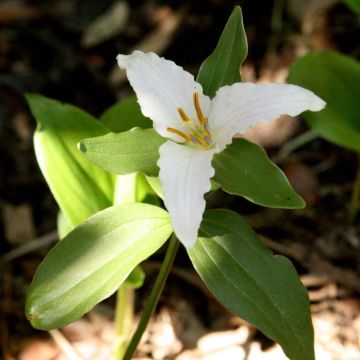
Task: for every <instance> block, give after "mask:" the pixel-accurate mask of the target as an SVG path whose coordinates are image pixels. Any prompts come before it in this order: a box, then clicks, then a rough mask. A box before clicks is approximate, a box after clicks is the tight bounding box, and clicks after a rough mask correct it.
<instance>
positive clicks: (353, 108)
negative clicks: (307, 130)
mask: <svg viewBox="0 0 360 360" xmlns="http://www.w3.org/2000/svg"><path fill="white" fill-rule="evenodd" d="M314 74H316V76H314ZM288 82H289V83H292V84H296V85H300V86H303V87H305V88H307V89H310V90H312V91H313V92H314V93H315V94H316V95H318V96H320V97H321V98H322V99H324V100H325V101H326V102H327V104H326V107H325V109H324V110H322V111H320V112H306V113H304V115H303V116H304V118H305V120H306V121H307V123H308V124H309V126H311V127H312V128H313V129H315V130H316V131H317V132H318V133H319V134H320V135H321V136H323V137H324V138H325V139H327V140H329V141H332V142H334V143H335V144H338V145H341V146H345V147H347V148H349V149H352V150H355V151H358V152H360V106H359V94H360V63H359V62H357V61H356V60H354V59H352V58H350V57H348V56H345V55H341V54H339V53H336V52H333V51H324V52H313V53H310V54H308V55H306V56H304V57H303V58H301V59H299V60H297V61H296V62H295V63H294V65H293V66H292V67H291V69H290V72H289V77H288Z"/></svg>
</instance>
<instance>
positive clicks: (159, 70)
mask: <svg viewBox="0 0 360 360" xmlns="http://www.w3.org/2000/svg"><path fill="white" fill-rule="evenodd" d="M117 61H118V64H119V66H120V68H122V69H126V72H127V77H128V79H129V81H130V84H131V86H132V87H133V89H134V91H135V93H136V95H137V98H138V102H139V104H140V106H141V111H142V113H143V114H144V115H145V116H147V117H149V118H150V119H151V120H153V122H154V128H155V130H157V132H158V133H159V134H160V135H162V136H164V137H168V138H170V139H172V140H174V141H183V139H182V138H181V137H179V136H177V135H175V134H173V133H169V132H168V131H167V130H166V129H167V128H168V127H172V128H175V129H178V130H181V131H184V130H185V129H184V125H183V123H182V121H181V118H180V116H179V113H178V108H182V109H183V110H184V111H185V113H186V114H187V115H188V116H189V117H190V118H196V110H195V107H194V102H193V94H194V92H198V93H199V101H200V105H201V109H202V111H203V113H204V115H205V116H207V115H208V113H209V110H210V103H211V102H210V99H209V98H208V97H207V96H206V95H203V91H202V87H201V85H200V84H198V83H197V82H196V81H195V80H194V77H193V76H192V75H191V74H190V73H188V72H187V71H185V70H184V69H183V68H182V67H180V66H178V65H176V64H175V63H174V62H173V61H169V60H166V59H164V58H161V57H159V56H157V55H156V54H154V53H143V52H141V51H134V52H133V53H132V54H131V55H121V54H120V55H118V57H117Z"/></svg>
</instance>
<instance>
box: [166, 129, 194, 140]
mask: <svg viewBox="0 0 360 360" xmlns="http://www.w3.org/2000/svg"><path fill="white" fill-rule="evenodd" d="M166 130H167V131H169V132H171V133H173V134H176V135H179V136H181V137H182V138H183V139H184V140H185V141H190V140H191V137H190V135H188V134H185V133H184V132H182V131H180V130H178V129H174V128H171V127H168V128H167V129H166Z"/></svg>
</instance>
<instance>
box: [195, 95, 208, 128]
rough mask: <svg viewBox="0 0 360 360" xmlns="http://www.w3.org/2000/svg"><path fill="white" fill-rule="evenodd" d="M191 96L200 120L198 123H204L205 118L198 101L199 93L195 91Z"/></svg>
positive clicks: (205, 121)
mask: <svg viewBox="0 0 360 360" xmlns="http://www.w3.org/2000/svg"><path fill="white" fill-rule="evenodd" d="M193 98H194V105H195V110H196V114H197V117H198V119H199V121H200V124H201V125H205V124H206V123H207V118H206V117H205V116H204V115H203V113H202V111H201V107H200V101H199V93H198V92H195V93H194V96H193Z"/></svg>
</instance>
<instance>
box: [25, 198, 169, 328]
mask: <svg viewBox="0 0 360 360" xmlns="http://www.w3.org/2000/svg"><path fill="white" fill-rule="evenodd" d="M171 232H172V228H171V225H170V220H169V216H168V213H167V212H166V211H165V210H162V209H161V208H159V207H156V206H152V205H147V204H122V205H117V206H114V207H110V208H108V209H105V210H103V211H101V212H99V213H97V214H95V215H94V216H92V217H90V218H89V219H88V220H87V221H85V222H84V223H82V224H81V225H79V226H78V227H77V228H75V229H74V230H73V231H72V232H70V233H69V234H68V235H67V236H66V237H65V238H64V239H63V240H62V241H60V242H59V243H58V244H57V245H56V246H55V247H54V248H53V249H52V250H51V251H50V252H49V254H48V255H47V256H46V258H45V260H44V261H43V262H42V263H41V264H40V266H39V268H38V270H37V271H36V274H35V277H34V280H33V282H32V284H31V286H30V289H29V291H28V295H27V300H26V315H27V318H28V319H29V320H30V321H31V324H32V325H33V326H34V327H35V328H37V329H43V330H45V329H46V330H47V329H53V328H58V327H61V326H64V325H66V324H68V323H70V322H72V321H74V320H76V319H79V318H80V317H81V316H82V315H83V314H85V313H86V312H88V311H89V310H90V309H91V308H92V307H93V306H94V305H96V304H97V303H98V302H100V301H101V300H103V299H105V298H107V297H109V296H110V295H111V294H112V293H114V292H115V291H116V290H117V288H118V287H119V286H120V285H121V283H122V282H123V281H124V280H125V279H126V277H127V276H128V275H129V273H130V271H132V270H133V269H134V268H135V267H136V266H137V265H138V264H139V263H140V262H141V261H143V260H144V259H146V258H148V257H149V256H150V255H151V254H153V253H154V252H155V251H156V250H157V249H159V247H160V246H161V245H163V244H164V242H165V241H166V240H167V238H168V237H169V236H170V234H171Z"/></svg>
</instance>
